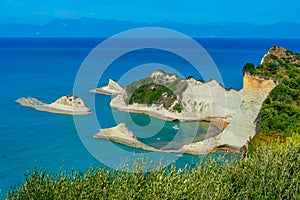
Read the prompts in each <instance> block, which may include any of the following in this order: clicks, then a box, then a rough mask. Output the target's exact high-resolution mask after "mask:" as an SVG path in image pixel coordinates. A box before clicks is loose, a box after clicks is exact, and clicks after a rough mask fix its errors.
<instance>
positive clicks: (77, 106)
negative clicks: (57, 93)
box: [16, 94, 91, 115]
mask: <svg viewBox="0 0 300 200" xmlns="http://www.w3.org/2000/svg"><path fill="white" fill-rule="evenodd" d="M16 102H18V103H20V104H21V105H23V106H26V107H31V108H34V109H36V110H40V111H45V112H51V113H58V114H66V115H88V114H90V113H91V110H90V109H89V108H87V107H86V106H85V105H84V102H83V100H82V99H80V98H79V97H77V96H76V95H73V94H70V95H66V96H62V97H61V98H59V99H57V100H56V101H55V102H53V103H51V104H46V103H43V102H41V101H40V100H39V99H36V98H32V97H28V98H25V97H22V98H19V99H18V100H17V101H16Z"/></svg>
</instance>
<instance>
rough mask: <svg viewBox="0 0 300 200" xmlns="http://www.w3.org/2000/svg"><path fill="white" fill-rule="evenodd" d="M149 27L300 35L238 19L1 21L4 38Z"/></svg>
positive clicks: (195, 33) (295, 27)
mask: <svg viewBox="0 0 300 200" xmlns="http://www.w3.org/2000/svg"><path fill="white" fill-rule="evenodd" d="M145 26H151V27H164V28H170V29H174V30H177V31H180V32H183V33H185V34H187V35H189V36H192V37H222V38H224V37H225V38H226V37H231V38H299V37H300V24H296V23H276V24H270V25H257V24H251V23H234V22H225V23H224V22H221V23H206V24H187V23H176V22H170V21H162V22H158V23H135V22H133V21H116V20H99V19H91V18H79V19H60V18H57V19H54V20H53V21H51V22H50V23H48V24H46V25H44V26H38V25H31V24H0V37H37V36H39V37H108V36H111V35H113V34H116V33H118V32H121V31H124V30H127V29H132V28H138V27H145Z"/></svg>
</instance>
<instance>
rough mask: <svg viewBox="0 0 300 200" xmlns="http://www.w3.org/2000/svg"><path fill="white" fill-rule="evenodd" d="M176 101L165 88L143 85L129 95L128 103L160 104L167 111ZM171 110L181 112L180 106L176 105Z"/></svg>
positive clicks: (152, 84)
mask: <svg viewBox="0 0 300 200" xmlns="http://www.w3.org/2000/svg"><path fill="white" fill-rule="evenodd" d="M176 101H177V97H176V95H175V94H174V93H173V92H172V91H171V90H170V89H169V88H167V87H165V86H163V85H159V84H154V83H151V84H145V85H142V86H140V87H138V88H137V89H136V90H134V92H133V93H132V94H131V96H130V98H129V100H128V103H129V104H133V103H139V104H147V105H148V106H150V105H152V104H161V105H163V107H164V108H166V109H169V108H171V107H172V106H173V104H174V103H175V102H176ZM173 110H176V111H178V112H181V105H180V104H179V103H176V104H175V106H174V107H173Z"/></svg>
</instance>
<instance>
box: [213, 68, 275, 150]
mask: <svg viewBox="0 0 300 200" xmlns="http://www.w3.org/2000/svg"><path fill="white" fill-rule="evenodd" d="M275 86H276V83H275V82H274V81H273V80H272V79H264V78H260V77H258V76H252V75H249V74H248V73H245V75H244V86H243V90H242V91H241V93H242V99H243V100H242V103H241V105H240V106H239V108H238V110H237V113H236V115H235V117H234V118H233V120H232V122H231V123H230V125H229V126H228V127H227V128H226V129H225V130H224V131H223V132H222V133H221V134H220V135H219V136H218V139H219V143H220V144H227V145H230V146H237V147H241V146H243V145H244V144H246V143H247V141H248V140H249V138H252V137H253V136H254V135H255V119H256V118H257V116H258V114H259V111H260V109H261V107H262V104H263V102H264V100H265V99H266V98H267V96H268V94H269V93H270V92H271V91H272V90H273V89H274V88H275Z"/></svg>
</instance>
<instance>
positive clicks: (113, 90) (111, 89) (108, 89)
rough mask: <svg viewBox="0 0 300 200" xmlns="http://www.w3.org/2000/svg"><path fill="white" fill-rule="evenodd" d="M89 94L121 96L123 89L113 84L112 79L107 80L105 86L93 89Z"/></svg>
mask: <svg viewBox="0 0 300 200" xmlns="http://www.w3.org/2000/svg"><path fill="white" fill-rule="evenodd" d="M91 92H95V93H99V94H107V95H118V94H123V93H124V92H125V91H124V88H122V87H121V86H120V85H119V84H118V83H117V82H115V81H114V80H112V79H109V81H108V85H107V86H104V87H101V88H95V89H93V90H91Z"/></svg>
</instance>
